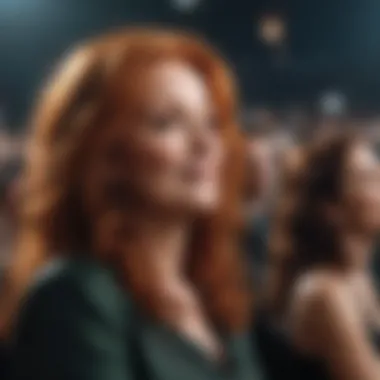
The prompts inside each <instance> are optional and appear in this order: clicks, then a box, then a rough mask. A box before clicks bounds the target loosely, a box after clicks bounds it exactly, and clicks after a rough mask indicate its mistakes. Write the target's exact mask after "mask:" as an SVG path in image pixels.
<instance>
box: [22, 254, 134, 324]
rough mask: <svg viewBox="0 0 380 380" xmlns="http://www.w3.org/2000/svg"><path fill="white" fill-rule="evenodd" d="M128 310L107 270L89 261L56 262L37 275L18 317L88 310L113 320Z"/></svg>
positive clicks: (127, 300)
mask: <svg viewBox="0 0 380 380" xmlns="http://www.w3.org/2000/svg"><path fill="white" fill-rule="evenodd" d="M130 307H131V304H130V302H129V297H128V295H127V294H126V293H125V292H124V291H123V289H122V288H121V287H120V286H119V284H118V282H117V281H116V279H115V277H114V275H113V273H112V271H111V270H108V269H107V268H106V267H104V266H102V265H100V264H99V263H97V262H95V261H92V260H91V259H56V260H53V261H51V262H50V263H48V264H47V265H46V266H45V267H44V268H42V270H41V271H40V272H39V273H37V275H36V277H35V279H34V282H33V283H32V285H31V287H30V289H29V291H28V293H27V295H26V297H25V301H24V305H23V308H22V310H21V314H28V315H29V314H31V313H32V314H36V313H37V314H38V313H40V312H43V313H48V314H49V313H59V312H60V311H63V310H64V311H65V312H68V310H73V311H74V310H75V312H79V311H81V312H85V311H90V310H91V314H93V315H95V314H99V315H101V316H102V317H103V318H107V319H112V320H116V319H119V318H121V316H122V315H125V312H126V311H127V310H128V309H129V308H130Z"/></svg>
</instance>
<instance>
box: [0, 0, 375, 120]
mask: <svg viewBox="0 0 380 380" xmlns="http://www.w3.org/2000/svg"><path fill="white" fill-rule="evenodd" d="M169 3H170V1H169V0H64V1H51V0H0V54H1V55H0V91H1V93H0V96H1V99H2V103H3V104H4V105H5V107H6V112H7V116H8V118H9V120H11V121H12V122H13V123H15V124H16V123H20V122H22V121H23V120H24V119H25V115H26V113H27V111H28V109H29V107H30V105H31V103H32V102H33V97H34V94H35V91H36V89H37V88H38V86H40V84H41V81H42V79H43V77H44V76H45V75H46V73H47V72H48V71H49V69H50V68H51V66H52V64H53V63H54V62H55V61H56V60H57V59H58V58H59V56H60V55H62V53H63V52H64V51H65V50H66V49H68V48H69V47H70V45H72V44H73V43H75V42H76V41H78V40H80V39H83V38H85V37H87V36H89V35H93V34H97V33H101V32H103V31H105V30H107V29H110V28H112V27H115V26H120V25H128V24H131V23H139V22H147V23H153V22H154V23H163V24H175V25H182V26H184V27H190V28H192V29H196V30H199V31H200V32H201V33H204V34H206V36H207V37H208V38H209V39H210V40H211V41H212V42H213V43H215V44H216V45H217V46H218V47H219V48H220V49H221V50H222V51H223V52H224V54H225V55H226V56H227V57H228V59H229V60H230V61H231V63H232V64H233V66H234V67H235V70H236V71H237V73H238V75H239V80H240V84H241V88H242V92H243V99H244V100H245V102H246V103H274V104H285V103H294V102H300V101H302V100H305V99H306V100H308V101H311V100H312V99H313V97H315V96H316V94H318V93H319V92H322V91H325V90H327V89H330V88H339V89H341V90H342V91H345V92H346V93H347V94H348V95H349V96H351V97H352V98H353V100H354V101H355V102H356V103H357V104H372V106H377V103H378V102H379V103H380V90H379V89H380V79H379V78H378V75H377V72H378V69H379V67H380V50H379V49H380V41H379V40H380V1H378V0H361V1H359V0H329V1H328V0H318V1H317V0H314V1H311V0H287V1H286V0H282V1H268V0H267V1H254V0H233V1H231V0H203V4H202V5H201V6H200V7H199V9H198V10H197V11H196V12H195V13H193V14H192V15H183V14H180V13H178V12H176V11H175V10H173V9H172V8H171V7H170V6H169ZM271 10H273V11H279V12H281V13H282V14H283V15H284V16H285V17H286V18H287V20H288V24H289V41H288V45H287V51H286V53H283V55H281V56H277V54H274V52H272V51H270V50H269V49H267V48H266V47H265V46H263V45H262V44H261V43H260V41H259V40H258V39H257V38H256V33H255V23H256V21H257V19H258V18H259V16H260V15H261V14H263V13H264V12H267V11H271Z"/></svg>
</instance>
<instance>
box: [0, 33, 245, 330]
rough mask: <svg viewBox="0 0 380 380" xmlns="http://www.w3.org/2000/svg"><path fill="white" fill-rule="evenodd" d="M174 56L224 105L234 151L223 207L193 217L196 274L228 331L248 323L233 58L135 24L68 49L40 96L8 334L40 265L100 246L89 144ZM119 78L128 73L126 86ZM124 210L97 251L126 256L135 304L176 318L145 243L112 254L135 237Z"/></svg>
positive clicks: (9, 290)
mask: <svg viewBox="0 0 380 380" xmlns="http://www.w3.org/2000/svg"><path fill="white" fill-rule="evenodd" d="M169 59H177V60H180V61H183V62H185V63H187V64H189V65H191V66H192V67H194V68H195V69H196V70H197V71H198V72H199V73H200V74H201V75H202V76H203V78H204V80H205V83H206V84H207V86H208V87H209V89H210V92H211V94H212V96H213V99H214V101H215V103H216V105H217V112H218V114H219V117H220V120H221V124H222V128H221V134H222V137H223V141H224V144H225V146H226V150H227V154H228V156H227V160H226V163H225V167H224V168H223V181H222V186H223V189H222V199H221V203H220V207H219V209H218V211H217V212H216V213H215V214H214V215H212V216H210V217H208V218H205V217H204V218H203V219H202V220H198V221H197V222H196V223H194V227H193V233H192V240H191V244H190V247H189V249H190V251H191V254H190V258H189V263H188V271H189V276H190V277H191V279H192V281H193V282H194V283H195V285H196V286H197V288H198V289H199V290H200V294H201V295H202V297H203V299H204V301H205V302H204V304H205V305H206V307H207V311H208V312H209V314H210V316H211V318H213V320H214V321H215V322H216V323H217V324H218V326H220V328H222V329H224V330H226V331H232V330H239V329H242V328H245V327H246V326H247V323H248V321H249V319H250V310H251V307H250V298H251V295H250V294H249V291H248V289H249V286H247V283H246V281H245V276H244V275H243V265H242V264H241V262H240V257H239V253H238V252H237V248H238V246H239V241H238V240H239V232H240V231H239V229H240V222H239V215H238V214H239V211H240V205H241V201H242V196H243V182H244V178H243V177H244V162H245V149H244V140H243V137H242V136H241V134H240V131H239V128H238V124H237V117H236V112H237V104H236V102H237V99H236V91H235V86H234V80H233V77H232V75H231V73H230V71H229V69H228V67H227V66H226V64H225V62H224V60H223V59H222V58H220V57H219V55H218V54H217V53H216V52H214V51H213V49H212V48H211V47H210V46H209V45H208V44H207V43H205V42H203V40H201V39H198V38H195V37H193V36H191V35H188V34H186V33H179V32H173V31H165V30H155V29H131V30H123V31H119V32H116V33H113V34H109V35H106V36H103V37H100V38H98V39H95V40H93V41H89V42H87V43H85V44H83V45H82V46H80V47H79V48H77V49H76V50H75V51H74V52H72V53H71V54H69V57H68V58H67V59H66V60H64V61H63V64H62V65H61V66H60V67H59V68H58V70H57V72H56V73H55V74H54V75H53V78H52V79H51V80H50V82H49V83H48V85H47V86H46V87H45V89H44V91H43V93H42V95H41V98H40V99H39V102H38V104H37V107H36V113H35V116H34V119H33V126H32V127H33V129H32V135H31V137H30V141H29V143H30V149H29V152H28V156H27V160H26V167H25V171H24V177H23V185H24V195H23V201H22V215H21V230H20V234H19V239H18V244H17V249H16V252H15V256H14V262H13V265H12V266H11V268H10V271H9V273H8V276H7V286H6V287H5V289H4V290H5V292H4V297H3V298H2V299H3V301H4V303H3V305H2V308H1V310H2V312H3V313H4V314H3V315H2V317H3V319H2V326H0V330H2V331H3V332H5V331H9V329H10V327H11V321H12V318H13V317H14V316H15V315H16V314H17V310H18V305H19V303H20V300H21V298H22V296H23V294H24V293H25V291H26V289H27V287H28V284H29V283H30V281H31V279H32V277H33V275H34V273H35V271H36V270H37V269H38V268H39V267H40V266H41V265H43V264H44V263H45V262H46V261H47V260H48V259H49V258H50V257H52V255H53V253H54V252H60V253H62V252H74V251H78V250H79V251H81V250H82V252H83V250H85V251H86V250H87V252H88V251H89V249H90V247H91V249H92V248H94V247H93V246H92V244H93V243H94V242H93V241H91V239H92V238H93V236H92V235H93V231H91V228H90V227H89V220H88V216H86V214H85V212H84V211H83V206H82V205H81V203H80V201H79V199H78V194H77V184H78V181H79V179H80V175H81V170H83V162H84V157H85V155H86V151H87V149H88V147H89V145H90V141H91V139H92V136H94V134H96V133H97V131H99V130H100V129H101V128H104V125H106V124H107V123H109V122H110V120H111V119H112V118H115V117H117V115H118V113H117V112H118V106H120V104H121V103H122V102H124V103H125V101H126V100H127V102H128V101H130V100H133V96H134V93H133V91H134V90H136V87H137V86H134V84H135V83H134V79H135V78H137V77H138V76H139V75H142V73H143V71H141V69H142V68H146V67H147V66H148V65H151V64H154V63H155V62H157V61H160V60H169ZM120 78H126V79H127V82H128V84H127V86H126V85H125V83H124V82H125V81H124V80H123V81H121V80H120ZM121 83H123V85H121ZM129 85H130V86H129ZM128 99H129V100H128ZM126 213H127V212H126ZM122 217H123V215H121V219H120V218H119V219H117V218H116V220H117V223H116V227H115V226H113V227H112V228H111V227H110V225H109V224H110V222H104V224H103V228H102V229H103V233H105V234H106V235H107V239H108V241H110V244H109V245H108V249H107V247H100V246H98V247H95V249H94V250H95V251H101V255H102V259H103V260H105V261H107V260H108V261H112V262H113V264H115V261H114V260H115V254H116V256H117V260H119V261H118V263H119V264H120V260H123V262H122V263H121V265H115V266H116V267H118V268H123V270H122V271H121V272H122V273H120V274H121V276H122V278H123V282H124V283H125V284H126V286H128V289H129V291H130V292H131V293H132V296H133V297H134V298H135V300H136V302H137V303H138V304H139V305H140V307H141V308H143V309H144V310H145V311H146V312H148V313H150V314H151V315H153V316H155V317H157V318H160V319H164V320H165V319H168V317H167V313H166V312H165V309H166V307H167V306H168V304H167V302H166V300H165V295H164V294H160V290H159V288H157V287H156V286H155V284H154V280H153V279H154V268H150V267H149V264H147V263H146V262H144V263H141V255H139V254H138V252H137V251H138V247H135V249H134V250H131V249H129V250H128V252H126V253H125V254H123V252H122V251H123V248H121V249H120V250H119V251H117V252H115V251H113V248H112V247H115V246H118V247H120V244H119V245H117V244H116V245H115V244H114V245H113V241H116V240H117V239H119V240H120V239H121V240H122V243H123V244H124V242H126V240H127V237H126V236H123V234H122V233H121V237H120V231H122V229H120V228H121V227H122V226H121V223H122V222H121V220H122ZM104 220H105V221H107V220H108V219H107V215H104ZM107 223H108V225H107ZM111 224H112V223H111ZM118 228H119V229H118ZM115 231H116V232H115ZM117 231H118V232H117ZM123 244H121V246H123ZM126 246H128V244H126ZM110 247H111V248H110ZM125 249H126V248H125ZM125 249H124V250H125ZM91 252H92V251H91ZM111 257H112V260H111V259H110V258H111ZM139 258H140V259H139ZM142 268H143V270H144V276H141V275H140V274H141V269H142ZM149 271H150V272H152V273H148V272H149ZM167 322H168V323H170V321H167Z"/></svg>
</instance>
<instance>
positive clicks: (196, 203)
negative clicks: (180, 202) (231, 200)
mask: <svg viewBox="0 0 380 380" xmlns="http://www.w3.org/2000/svg"><path fill="white" fill-rule="evenodd" d="M189 201H190V198H188V199H187V202H188V205H189V206H190V207H189V208H190V209H192V210H193V211H194V212H195V213H197V214H198V213H199V214H202V215H203V214H211V213H213V212H214V211H216V210H217V209H218V207H219V204H220V198H219V196H216V195H214V194H206V193H203V194H201V195H200V196H198V197H194V198H193V199H192V201H191V202H189Z"/></svg>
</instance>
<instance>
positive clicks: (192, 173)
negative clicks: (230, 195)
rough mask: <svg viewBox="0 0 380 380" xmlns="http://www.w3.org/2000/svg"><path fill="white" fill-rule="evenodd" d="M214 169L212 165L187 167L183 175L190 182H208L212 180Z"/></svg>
mask: <svg viewBox="0 0 380 380" xmlns="http://www.w3.org/2000/svg"><path fill="white" fill-rule="evenodd" d="M214 173H215V169H214V167H213V166H212V165H207V164H202V165H194V166H190V167H187V168H186V169H185V170H184V172H183V174H184V178H185V180H187V181H190V182H201V181H209V180H212V179H213V178H214Z"/></svg>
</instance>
